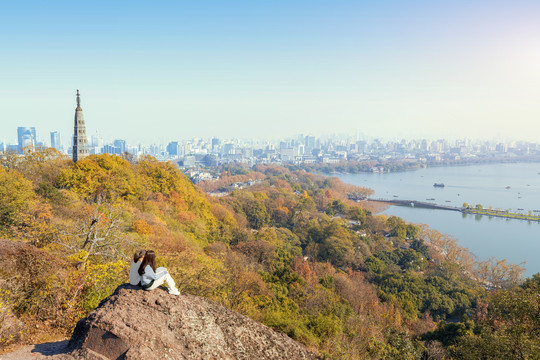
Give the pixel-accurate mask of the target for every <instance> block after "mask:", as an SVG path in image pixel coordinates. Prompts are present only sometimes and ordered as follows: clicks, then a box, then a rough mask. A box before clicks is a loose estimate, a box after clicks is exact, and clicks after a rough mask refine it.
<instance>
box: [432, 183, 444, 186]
mask: <svg viewBox="0 0 540 360" xmlns="http://www.w3.org/2000/svg"><path fill="white" fill-rule="evenodd" d="M433 187H444V184H443V183H435V184H433Z"/></svg>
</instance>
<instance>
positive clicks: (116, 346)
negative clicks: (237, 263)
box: [54, 284, 317, 360]
mask: <svg viewBox="0 0 540 360" xmlns="http://www.w3.org/2000/svg"><path fill="white" fill-rule="evenodd" d="M67 351H68V352H67V353H65V354H62V355H56V356H54V358H55V359H66V360H67V359H99V360H103V359H137V360H140V359H175V360H177V359H316V358H317V357H316V356H315V355H313V354H311V353H309V352H308V351H307V350H306V349H305V348H304V346H303V345H301V344H299V343H297V342H295V341H294V340H292V339H291V338H289V337H287V336H286V335H283V334H280V333H277V332H275V331H273V330H272V329H270V328H269V327H267V326H264V325H262V324H260V323H257V322H256V321H253V320H251V319H249V318H247V317H245V316H243V315H240V314H238V313H236V312H234V311H232V310H230V309H227V308H225V307H223V306H221V305H219V304H217V303H215V302H213V301H210V300H208V299H205V298H201V297H197V296H192V295H181V296H172V295H169V294H168V293H167V291H165V290H164V289H163V288H158V289H156V290H153V291H144V290H141V289H139V288H137V287H135V286H131V285H129V284H125V285H121V286H119V287H118V288H117V289H116V290H115V292H114V293H113V294H112V295H111V296H109V297H108V298H106V299H105V300H103V301H102V302H101V304H100V305H99V306H98V307H97V308H96V309H95V310H94V311H92V312H91V313H90V314H89V315H88V316H87V317H86V318H83V319H81V320H80V321H79V322H78V323H77V326H76V328H75V330H74V332H73V335H72V337H71V340H70V341H69V344H68V350H67Z"/></svg>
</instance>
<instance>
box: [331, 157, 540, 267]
mask: <svg viewBox="0 0 540 360" xmlns="http://www.w3.org/2000/svg"><path fill="white" fill-rule="evenodd" d="M338 177H339V178H340V179H341V180H343V181H344V182H346V183H349V184H353V185H358V186H364V187H369V188H372V189H373V190H375V194H374V195H373V196H372V197H373V198H383V199H391V200H394V199H400V200H416V201H424V202H433V203H436V204H440V205H450V206H457V207H461V206H462V205H463V203H464V202H466V203H468V204H470V205H472V206H475V205H476V204H482V205H483V206H484V207H485V208H487V207H489V206H492V207H493V208H494V209H504V210H508V209H511V211H512V212H523V213H528V211H529V210H530V211H534V210H540V164H539V163H517V164H490V165H470V166H451V167H433V168H425V169H419V170H415V171H407V172H399V173H385V174H347V175H339V176H338ZM434 183H444V184H445V186H444V187H434V186H433V184H434ZM427 199H434V200H427ZM521 209H523V210H521ZM383 213H384V214H387V215H396V216H399V217H401V218H403V219H405V220H406V221H408V222H412V223H423V224H427V225H429V226H430V227H431V228H433V229H436V230H438V231H440V232H443V233H446V234H448V235H451V236H453V237H454V238H456V239H457V240H458V242H459V244H460V245H461V246H463V247H466V248H468V249H469V250H470V251H471V252H472V253H473V254H474V255H475V256H476V257H477V258H478V259H480V260H486V259H489V258H490V257H496V258H498V259H507V260H508V261H509V262H511V263H515V264H520V263H523V262H525V264H524V267H525V268H526V269H527V270H526V272H525V275H526V276H530V275H532V274H535V273H538V272H540V223H539V222H531V221H525V220H518V219H504V218H492V217H487V216H476V215H465V214H462V213H460V212H455V211H446V210H431V209H421V208H412V207H403V206H391V207H390V208H389V209H387V210H386V211H384V212H383ZM533 214H535V215H540V212H533Z"/></svg>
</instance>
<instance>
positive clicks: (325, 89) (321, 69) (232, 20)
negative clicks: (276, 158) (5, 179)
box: [0, 0, 540, 143]
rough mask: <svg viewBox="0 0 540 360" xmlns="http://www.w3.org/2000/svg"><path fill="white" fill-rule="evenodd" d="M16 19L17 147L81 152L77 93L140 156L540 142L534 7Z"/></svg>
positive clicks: (6, 126) (167, 9) (11, 70)
mask: <svg viewBox="0 0 540 360" xmlns="http://www.w3.org/2000/svg"><path fill="white" fill-rule="evenodd" d="M3 10H4V11H3V12H2V14H0V29H2V30H3V31H2V32H1V34H2V35H0V36H1V37H2V43H3V48H2V49H0V55H1V56H0V65H1V66H2V67H3V68H4V69H5V70H6V71H5V72H4V74H3V81H2V82H1V83H0V92H1V96H0V140H5V141H6V142H14V141H15V139H16V130H15V129H16V128H17V127H19V126H21V127H35V128H36V131H37V132H38V133H39V134H40V135H38V137H40V138H42V139H47V138H48V134H49V133H50V132H53V131H58V132H60V133H61V134H62V137H63V139H66V138H69V136H70V133H71V131H72V129H71V125H72V124H71V119H72V116H73V107H74V101H73V92H74V90H75V89H76V88H79V89H81V93H82V94H84V99H85V118H86V119H87V133H88V134H90V135H92V134H95V133H96V131H97V130H99V132H100V133H101V134H102V136H104V137H107V136H109V137H110V138H111V139H114V138H118V137H121V138H125V139H128V140H129V141H131V142H134V143H137V142H139V143H155V142H162V143H165V142H167V141H172V140H175V139H189V138H192V137H212V136H218V137H221V138H255V139H261V138H269V139H279V138H284V137H286V136H290V134H295V133H298V134H299V133H304V134H312V135H315V136H321V135H323V134H329V133H349V134H350V133H355V132H357V131H361V132H362V133H363V134H364V135H365V136H367V137H371V138H377V137H378V138H384V139H399V138H406V139H412V138H432V139H437V138H450V139H457V138H472V139H492V138H500V139H501V140H509V139H514V140H526V141H540V121H538V120H539V117H540V105H539V104H538V101H537V99H538V98H539V97H540V89H539V88H538V86H537V83H538V80H539V79H540V51H539V50H538V49H540V46H539V44H538V41H539V40H538V39H540V23H538V21H537V19H536V16H535V14H537V13H538V10H540V4H538V3H535V2H533V1H516V2H512V3H511V4H510V3H504V2H493V1H489V2H488V1H483V0H482V1H478V2H474V4H472V3H470V2H452V3H450V2H448V3H437V4H426V3H424V2H421V1H412V2H406V3H405V2H400V1H390V2H387V3H385V4H384V5H383V4H374V3H366V2H362V1H360V2H357V1H355V2H353V1H339V2H333V3H331V4H330V3H326V2H320V1H310V2H306V1H292V2H281V1H278V2H272V4H264V3H249V4H245V3H240V2H234V1H233V2H230V3H227V5H224V4H220V3H219V2H212V1H210V2H206V3H205V4H192V3H183V2H167V1H165V2H161V3H160V4H149V3H145V2H139V1H134V2H130V3H129V4H127V5H126V4H123V3H114V4H111V3H105V2H101V1H96V2H93V3H70V6H69V7H66V6H65V4H64V3H62V2H55V1H53V2H49V3H47V4H42V3H40V2H35V3H34V6H32V7H29V6H28V4H27V3H25V4H18V3H12V4H8V5H4V6H3ZM73 14H77V16H73ZM115 134H122V135H121V136H117V135H115ZM170 134H174V136H170ZM64 143H65V141H64Z"/></svg>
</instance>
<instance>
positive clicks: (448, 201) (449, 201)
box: [444, 200, 452, 202]
mask: <svg viewBox="0 0 540 360" xmlns="http://www.w3.org/2000/svg"><path fill="white" fill-rule="evenodd" d="M444 202H452V201H450V200H445V201H444Z"/></svg>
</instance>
